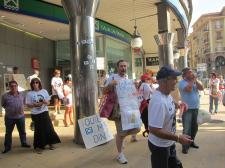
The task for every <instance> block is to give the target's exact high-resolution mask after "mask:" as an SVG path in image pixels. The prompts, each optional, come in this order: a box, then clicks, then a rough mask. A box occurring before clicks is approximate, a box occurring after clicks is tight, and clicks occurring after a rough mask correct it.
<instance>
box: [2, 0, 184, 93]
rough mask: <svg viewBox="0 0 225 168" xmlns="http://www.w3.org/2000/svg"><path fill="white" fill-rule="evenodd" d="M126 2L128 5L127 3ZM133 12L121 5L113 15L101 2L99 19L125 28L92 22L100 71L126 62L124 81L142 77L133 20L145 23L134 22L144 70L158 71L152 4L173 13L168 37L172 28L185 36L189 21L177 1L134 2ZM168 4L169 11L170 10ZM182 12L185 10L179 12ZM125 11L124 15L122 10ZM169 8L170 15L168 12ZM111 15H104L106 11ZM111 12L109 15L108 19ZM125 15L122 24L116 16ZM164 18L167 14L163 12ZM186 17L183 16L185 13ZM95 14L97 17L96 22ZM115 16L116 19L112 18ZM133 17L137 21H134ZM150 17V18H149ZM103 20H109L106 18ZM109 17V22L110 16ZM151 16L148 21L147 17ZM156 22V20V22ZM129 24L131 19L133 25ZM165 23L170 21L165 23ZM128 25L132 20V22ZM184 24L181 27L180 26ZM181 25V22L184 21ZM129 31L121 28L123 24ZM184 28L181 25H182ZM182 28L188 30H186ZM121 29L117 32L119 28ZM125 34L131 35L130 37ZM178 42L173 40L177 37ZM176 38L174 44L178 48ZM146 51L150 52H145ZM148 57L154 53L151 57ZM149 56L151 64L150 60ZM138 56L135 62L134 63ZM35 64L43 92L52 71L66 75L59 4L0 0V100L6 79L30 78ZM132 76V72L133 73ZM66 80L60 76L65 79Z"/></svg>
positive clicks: (64, 25)
mask: <svg viewBox="0 0 225 168" xmlns="http://www.w3.org/2000/svg"><path fill="white" fill-rule="evenodd" d="M126 2H128V1H126ZM134 2H136V3H137V5H136V6H137V7H138V6H140V7H141V9H137V8H136V12H135V13H134V5H135V4H133V3H131V2H129V3H126V5H127V6H126V5H125V1H115V2H114V1H110V3H112V4H111V5H112V6H113V7H114V6H115V7H116V8H115V9H117V8H118V9H121V11H122V12H120V13H119V12H118V10H115V9H114V8H113V9H112V7H110V6H107V4H108V3H109V1H107V0H102V1H100V7H99V9H98V11H99V14H101V18H108V20H109V18H110V19H111V18H112V20H111V22H115V21H118V20H120V23H121V24H122V23H123V22H124V23H123V27H126V28H124V30H123V29H120V28H119V27H117V26H115V25H120V24H115V25H112V24H110V23H109V22H106V21H104V20H105V19H103V20H100V19H96V24H95V32H96V33H95V34H96V56H97V67H98V68H99V70H100V69H101V70H103V69H104V70H106V72H107V73H108V74H110V73H113V72H114V71H115V64H116V62H117V61H118V60H119V59H125V60H127V61H128V62H129V68H128V75H129V77H130V78H139V76H140V74H142V73H143V66H144V65H145V63H143V62H142V55H141V54H142V53H141V54H140V52H139V53H134V52H133V51H132V49H131V47H130V40H131V33H132V32H133V30H134V29H133V28H134V17H135V18H136V17H137V18H138V17H140V18H141V17H142V16H147V17H144V18H143V19H141V20H138V21H137V23H139V25H137V26H138V30H139V31H140V33H141V34H142V35H143V34H144V33H145V32H148V33H149V34H148V35H143V36H142V38H143V41H144V43H143V44H144V46H143V48H144V49H145V51H146V53H145V58H146V65H147V66H148V65H149V67H148V68H150V69H151V68H155V70H157V68H158V65H157V64H158V62H159V60H158V46H157V44H156V42H155V40H154V37H153V36H154V35H155V34H157V32H158V29H157V6H156V5H155V3H158V2H163V3H164V4H166V5H167V6H169V8H168V11H169V13H171V16H170V17H171V19H172V23H171V24H172V25H173V26H172V27H171V31H172V32H176V28H180V29H183V30H184V32H187V25H188V23H187V21H185V20H187V16H186V15H185V14H182V17H181V15H180V14H181V12H182V11H184V10H183V8H182V6H181V4H180V2H179V1H178V0H176V3H175V1H174V0H173V1H172V0H167V1H165V0H162V1H161V0H152V1H144V0H140V1H134ZM171 4H172V5H171ZM183 7H184V6H183ZM125 8H126V9H127V11H129V12H127V14H124V13H125V11H123V9H125ZM172 8H173V10H172ZM107 9H108V10H110V11H106V10H107ZM111 12H112V13H113V14H111ZM118 13H119V14H123V16H121V18H119V17H120V16H118ZM167 13H168V12H167ZM183 13H184V12H183ZM99 14H98V12H97V17H98V15H99ZM116 14H117V16H114V15H116ZM135 14H136V16H134V15H135ZM151 14H153V17H152V15H151ZM104 15H107V17H104ZM111 15H112V16H111ZM149 16H150V17H149ZM158 17H159V16H158ZM132 18H133V19H132ZM167 18H168V17H167ZM130 19H131V20H130ZM181 20H182V21H181ZM183 20H184V21H183ZM118 22H119V21H118ZM125 23H126V24H127V25H124V24H125ZM184 23H185V24H184ZM184 25H186V26H184ZM120 27H121V26H120ZM125 30H129V32H131V33H128V32H126V31H125ZM175 36H176V35H175ZM176 41H177V37H175V40H174V42H175V43H176ZM147 48H148V49H147ZM150 52H152V53H150ZM148 53H150V55H151V56H153V57H155V58H148V55H149V54H148ZM136 56H137V58H136ZM34 60H35V62H38V63H39V64H40V65H38V66H39V67H40V78H41V80H42V83H43V87H44V88H46V89H47V90H49V91H50V80H51V77H52V72H53V69H54V68H55V67H61V69H62V72H63V73H62V74H63V75H67V74H68V73H70V49H69V25H68V19H67V17H66V15H65V12H64V9H63V8H62V6H61V1H60V0H54V1H52V0H0V82H1V84H0V94H2V93H4V92H5V91H6V89H7V88H6V87H5V82H6V80H7V79H5V74H9V73H12V72H11V71H12V67H14V66H17V67H18V68H19V71H20V73H22V74H24V79H26V78H27V77H28V76H29V75H31V74H32V73H33V72H32V68H35V67H34V66H36V65H34ZM135 71H136V72H135ZM63 77H64V76H63Z"/></svg>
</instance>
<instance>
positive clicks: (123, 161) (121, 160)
mask: <svg viewBox="0 0 225 168" xmlns="http://www.w3.org/2000/svg"><path fill="white" fill-rule="evenodd" d="M116 160H117V161H118V162H119V163H120V164H127V163H128V161H127V159H126V158H125V156H124V154H123V153H120V154H119V155H118V156H117V158H116Z"/></svg>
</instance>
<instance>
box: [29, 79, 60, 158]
mask: <svg viewBox="0 0 225 168" xmlns="http://www.w3.org/2000/svg"><path fill="white" fill-rule="evenodd" d="M30 86H31V91H29V92H28V93H27V96H26V105H27V106H28V107H30V108H32V109H31V118H32V121H33V122H34V141H33V146H34V149H35V150H36V151H37V153H39V154H40V153H41V152H42V150H43V149H44V148H45V146H46V145H49V149H50V150H53V149H54V147H53V144H56V143H60V139H59V137H58V135H57V134H56V132H55V130H54V127H53V125H52V122H51V119H50V117H49V113H48V105H49V103H50V102H49V101H50V96H49V94H48V92H47V91H46V90H45V89H42V85H41V82H40V80H39V79H38V78H33V79H32V80H31V83H30Z"/></svg>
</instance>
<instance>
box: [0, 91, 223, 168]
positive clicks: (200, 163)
mask: <svg viewBox="0 0 225 168" xmlns="http://www.w3.org/2000/svg"><path fill="white" fill-rule="evenodd" d="M208 106H209V105H208V95H202V97H201V108H203V109H208ZM224 121H225V107H223V106H222V105H221V104H220V105H219V113H218V114H216V115H212V121H211V122H210V123H205V124H203V125H201V126H200V127H199V132H198V134H197V137H196V143H197V144H198V145H199V146H200V148H199V149H192V148H191V149H190V151H189V153H188V154H187V155H184V154H182V153H181V145H180V144H177V155H178V157H179V158H180V159H181V161H182V163H183V166H184V167H185V168H214V167H215V168H217V167H218V168H222V167H225V166H224V165H225V159H224V158H225V140H224V139H225V122H224ZM26 123H27V136H28V142H29V143H30V144H31V143H32V140H33V131H31V130H30V129H29V123H30V119H29V118H28V120H27V121H26ZM108 126H109V128H110V130H111V131H112V132H113V134H115V127H114V123H113V122H111V121H108ZM2 127H4V125H3V117H0V143H1V144H2V148H0V149H3V140H4V130H3V128H2ZM55 130H56V132H57V133H58V134H59V136H60V138H61V141H62V143H61V144H58V145H56V149H55V150H54V151H51V150H47V149H46V150H45V151H44V152H43V153H42V154H36V153H34V152H33V149H24V148H21V147H20V143H19V137H18V132H17V131H14V132H13V147H12V151H10V152H9V153H7V154H0V168H3V167H7V168H15V167H20V168H30V167H32V168H122V167H123V168H136V167H139V168H151V162H150V152H149V150H148V146H147V139H146V138H144V137H142V135H141V133H140V134H138V141H137V142H130V137H127V138H126V142H125V151H124V153H125V155H126V157H127V159H128V164H126V165H120V164H119V163H117V162H116V159H115V157H116V154H117V152H116V147H115V139H114V140H112V141H110V142H109V143H107V144H104V145H101V146H98V147H95V148H92V149H89V150H86V149H85V148H84V147H83V146H80V145H77V144H75V143H74V142H73V134H74V128H73V127H72V126H70V127H64V126H63V124H62V123H60V125H59V126H58V127H55ZM177 130H178V133H181V130H182V126H181V124H180V123H178V124H177Z"/></svg>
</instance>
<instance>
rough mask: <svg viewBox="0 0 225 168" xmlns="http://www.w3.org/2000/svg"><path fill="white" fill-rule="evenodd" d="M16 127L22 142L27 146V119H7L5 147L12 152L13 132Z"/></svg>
mask: <svg viewBox="0 0 225 168" xmlns="http://www.w3.org/2000/svg"><path fill="white" fill-rule="evenodd" d="M15 125H16V127H17V130H18V132H19V136H20V142H21V145H22V144H26V132H25V117H22V118H19V119H10V118H7V117H5V129H6V131H5V142H4V146H5V149H6V150H10V149H11V146H12V132H13V129H14V126H15Z"/></svg>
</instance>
